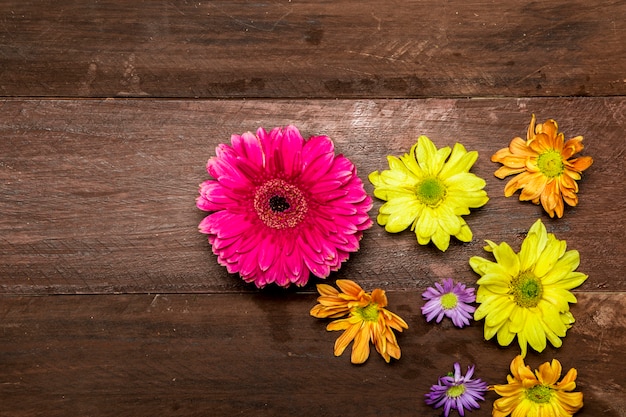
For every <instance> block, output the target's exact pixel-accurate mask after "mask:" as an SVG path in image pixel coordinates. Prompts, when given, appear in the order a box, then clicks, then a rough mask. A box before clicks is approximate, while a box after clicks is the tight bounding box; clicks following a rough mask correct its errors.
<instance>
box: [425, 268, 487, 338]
mask: <svg viewBox="0 0 626 417" xmlns="http://www.w3.org/2000/svg"><path fill="white" fill-rule="evenodd" d="M422 298H423V299H424V300H428V302H427V303H426V304H424V305H423V306H422V314H423V315H425V316H426V321H431V320H432V319H434V318H435V317H436V318H437V323H439V322H441V319H443V316H446V317H449V318H451V319H452V323H454V325H455V326H457V327H463V326H467V325H469V319H470V318H472V313H473V312H474V310H476V307H474V306H470V305H468V303H473V302H474V301H476V295H475V294H474V289H473V288H466V287H465V284H462V283H460V282H457V283H456V284H455V283H454V281H453V280H452V278H446V279H444V280H443V285H441V284H440V283H438V282H436V283H435V288H433V287H428V288H427V289H426V291H424V292H423V293H422Z"/></svg>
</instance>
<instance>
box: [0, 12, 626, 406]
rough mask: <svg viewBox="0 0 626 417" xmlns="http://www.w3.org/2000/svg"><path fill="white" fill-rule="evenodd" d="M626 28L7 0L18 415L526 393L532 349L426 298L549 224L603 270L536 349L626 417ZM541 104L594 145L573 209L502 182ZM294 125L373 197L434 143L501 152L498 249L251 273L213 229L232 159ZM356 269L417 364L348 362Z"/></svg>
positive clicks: (615, 19) (1, 233) (407, 242)
mask: <svg viewBox="0 0 626 417" xmlns="http://www.w3.org/2000/svg"><path fill="white" fill-rule="evenodd" d="M625 40H626V2H624V1H605V2H601V3H597V2H596V3H593V2H592V3H590V2H586V1H582V0H573V1H562V0H556V1H552V2H529V1H514V0H504V1H500V2H487V1H479V0H466V1H446V2H442V1H434V0H424V1H404V2H396V1H387V2H381V1H374V0H362V1H359V2H353V1H345V0H339V1H333V2H330V1H314V0H272V1H264V2H252V1H247V0H234V1H193V2H192V1H178V0H175V1H161V0H154V1H150V2H128V1H122V0H104V1H96V0H89V1H83V2H78V1H70V0H56V1H40V2H28V1H16V0H12V1H11V0H8V1H2V2H0V96H1V97H0V135H1V136H0V137H1V139H0V329H1V332H0V416H33V415H41V416H113V415H115V416H148V415H155V414H157V413H158V414H161V415H172V416H235V415H244V416H293V415H298V416H300V417H305V416H438V415H440V414H441V410H434V409H432V408H431V407H429V406H427V405H426V404H425V403H424V394H425V393H426V392H428V389H429V387H430V386H431V385H432V384H434V383H436V381H437V378H438V376H440V375H442V374H445V373H446V372H448V371H449V370H450V369H451V366H452V364H453V363H454V362H460V363H461V366H462V367H463V368H465V367H466V366H467V365H469V364H476V367H477V370H476V373H477V375H478V376H479V377H480V378H481V379H483V380H485V381H487V382H488V383H490V384H502V383H505V382H506V376H507V374H508V373H509V368H508V367H509V364H510V362H511V360H512V359H513V357H515V355H517V354H518V353H519V348H518V347H517V343H516V342H514V343H513V344H512V345H511V346H509V347H505V348H503V347H500V346H498V345H497V343H496V342H495V341H494V340H490V341H486V340H485V339H484V336H483V325H484V322H483V321H478V322H472V324H471V325H470V326H469V327H467V328H464V329H456V328H454V327H453V326H452V324H451V323H449V322H447V321H444V322H443V323H441V324H438V325H437V324H433V323H427V322H426V321H425V319H424V317H423V316H422V314H421V310H420V307H421V306H422V305H423V304H424V301H423V300H422V297H421V294H422V292H423V291H424V290H425V289H426V287H428V286H430V285H432V284H433V283H434V282H437V281H440V280H441V279H443V278H449V277H450V278H454V279H456V280H458V281H461V282H464V283H466V284H467V285H468V286H471V287H476V280H477V279H478V275H477V274H476V273H474V272H473V271H472V269H471V267H470V266H469V263H468V260H469V258H470V257H472V256H486V253H485V252H484V251H483V249H482V248H483V246H484V240H485V239H490V240H492V241H495V242H503V241H506V242H508V243H510V244H511V246H512V247H513V248H514V249H515V250H519V247H520V244H521V242H522V240H523V239H524V237H525V234H526V232H527V230H528V228H529V227H530V226H531V225H532V224H533V223H534V222H535V221H536V220H537V219H541V220H542V221H543V222H544V223H545V224H546V227H547V229H548V231H549V232H552V233H555V234H556V235H557V237H558V238H559V239H563V240H566V241H567V245H568V248H569V249H577V250H578V251H579V252H580V258H581V262H580V266H579V268H578V270H579V271H581V272H584V273H586V274H588V275H589V278H588V279H587V281H586V282H585V283H584V284H583V285H581V286H580V287H578V288H577V289H576V290H574V294H575V295H576V297H577V299H578V303H577V304H572V305H571V311H572V313H573V315H574V317H575V318H576V323H575V324H574V325H573V326H572V328H571V329H570V330H569V331H568V333H567V336H566V337H565V338H564V339H563V346H562V347H561V348H558V349H557V348H553V347H551V346H548V348H546V349H545V350H544V351H543V352H541V353H537V352H534V351H532V350H531V351H529V354H528V356H527V358H526V361H527V363H528V364H529V365H531V367H533V368H536V367H537V366H538V365H540V364H541V363H543V362H546V361H550V360H552V359H553V358H556V359H558V360H559V361H561V363H562V364H563V367H564V369H565V370H567V369H569V368H572V367H574V368H576V369H577V370H578V379H577V385H578V390H580V391H581V392H583V394H584V407H583V408H582V410H581V411H580V412H579V413H578V414H577V416H590V417H591V416H592V417H597V416H607V417H623V416H626V376H625V375H626V374H625V371H626V317H625V315H624V310H625V308H626V277H625V274H624V272H625V270H626V268H625V267H626V243H625V239H624V238H625V228H624V217H625V216H624V214H625V211H624V210H625V209H624V207H626V194H625V187H624V181H625V180H626V175H625V173H626V169H625V168H624V166H625V165H624V160H625V159H624V155H625V151H626V140H625V137H626V42H625ZM533 113H534V114H536V115H537V119H538V121H540V122H542V121H545V120H547V119H550V118H553V119H555V120H557V122H558V123H559V128H560V130H562V131H563V132H564V133H565V136H566V137H567V138H569V137H574V136H576V135H582V136H584V142H583V143H584V145H585V149H584V151H583V152H582V154H583V155H589V156H592V157H593V159H594V164H593V165H592V166H591V167H590V168H589V169H588V170H587V171H585V172H584V174H583V177H582V179H581V180H580V181H579V186H580V192H579V197H580V203H579V205H578V206H576V207H566V210H565V215H564V216H563V218H560V219H551V218H550V217H549V216H548V215H547V214H546V213H545V212H544V211H543V210H542V209H541V207H540V206H536V205H533V204H531V203H529V202H520V201H518V198H517V197H518V194H516V195H515V196H513V197H510V198H506V197H505V196H504V191H503V190H504V185H505V184H506V181H503V180H500V179H498V178H496V177H495V176H494V175H493V173H494V171H495V170H496V169H497V168H498V166H499V164H495V163H493V162H491V160H490V157H491V155H492V154H493V153H495V152H496V151H497V150H498V149H500V148H502V147H505V146H507V145H508V143H509V142H510V140H511V139H512V138H514V137H516V136H522V137H524V136H525V134H526V129H527V126H528V123H529V121H530V117H531V114H533ZM287 124H294V125H296V126H297V127H298V128H299V129H300V131H301V132H302V134H303V136H305V137H309V136H314V135H328V136H329V137H331V138H332V139H333V141H334V143H335V148H336V151H337V152H338V153H343V154H344V155H346V156H347V157H349V158H350V159H351V160H352V161H353V163H354V164H355V165H356V166H357V169H358V174H359V176H360V177H361V179H362V180H363V182H364V185H365V190H366V191H367V192H368V194H370V195H373V186H372V184H371V183H370V182H369V181H368V180H367V175H368V173H370V172H372V171H376V170H382V169H386V168H387V162H386V157H387V155H401V154H403V153H405V152H408V150H409V149H410V147H411V145H413V143H415V141H416V140H417V137H418V136H419V135H426V136H428V137H429V138H431V139H432V140H433V141H434V142H435V143H436V144H437V145H438V146H440V147H441V146H451V145H453V144H454V143H455V142H461V143H462V144H463V145H465V147H466V148H468V149H469V150H476V151H478V153H479V157H478V160H477V162H476V164H475V165H474V167H473V168H472V172H473V173H475V174H476V175H478V176H480V177H482V178H484V179H485V180H486V182H487V185H486V187H485V190H486V191H487V193H488V195H489V198H490V200H489V202H488V203H487V204H486V205H485V206H484V207H482V208H480V209H477V210H473V211H472V214H471V215H469V216H466V217H465V219H466V221H467V222H468V224H469V225H470V227H471V228H472V231H473V232H474V236H473V239H472V241H471V242H468V243H462V242H459V241H455V240H454V239H452V243H451V245H450V248H449V249H448V250H447V251H446V252H445V253H443V252H441V251H439V250H438V249H436V248H435V247H434V246H433V245H432V244H431V245H427V246H420V245H418V244H417V242H416V240H415V235H414V234H413V233H412V232H410V231H405V232H401V233H398V234H389V233H387V232H385V230H384V228H383V227H381V226H379V225H377V224H374V225H373V226H372V227H371V228H370V229H368V230H366V231H365V233H364V235H363V238H362V240H361V249H360V250H359V251H358V252H357V253H354V254H352V255H351V256H350V259H349V260H348V261H347V262H346V263H344V264H343V266H342V268H341V269H340V270H339V271H338V272H334V273H332V274H331V275H330V277H328V279H326V280H325V281H323V280H320V279H311V280H310V282H309V284H307V285H306V286H304V287H301V288H293V287H292V288H289V289H281V288H277V287H271V286H269V287H266V288H264V289H261V290H259V289H257V288H256V287H255V286H254V285H251V284H246V283H244V282H243V281H242V280H241V279H240V278H239V276H237V275H234V274H228V273H227V271H226V269H225V268H224V267H222V266H220V265H219V264H218V262H217V259H216V256H215V255H213V253H212V251H211V246H210V244H209V243H208V242H207V240H206V236H205V235H202V234H200V233H198V223H199V222H200V221H201V220H202V219H203V218H204V216H205V215H206V213H205V212H202V211H200V210H198V209H197V208H196V206H195V198H196V196H197V193H198V184H199V183H200V182H202V181H204V180H206V179H207V178H208V176H207V173H206V170H205V166H206V161H207V159H208V158H210V157H211V156H213V155H215V147H216V146H217V145H218V144H220V143H228V142H229V140H230V136H231V134H233V133H242V132H245V131H254V130H256V129H257V128H258V127H260V126H263V127H266V128H272V127H274V126H284V125H287ZM381 204H382V201H381V200H378V199H374V207H373V208H372V210H371V211H370V216H371V218H372V219H373V220H374V221H375V219H376V215H377V213H378V209H379V207H380V206H381ZM336 279H352V280H354V281H356V282H358V283H359V284H360V285H362V286H363V287H364V288H365V289H368V290H373V289H374V288H382V289H384V290H385V291H386V292H387V296H388V298H389V304H390V305H389V308H390V310H392V311H394V312H396V313H398V314H399V315H401V316H402V317H403V318H404V319H405V320H406V321H407V323H408V325H409V329H408V330H406V331H405V332H403V333H402V334H400V335H399V336H398V342H399V344H400V347H401V349H402V357H401V358H400V360H397V361H396V360H392V362H391V363H389V364H387V363H385V361H384V360H383V359H382V358H381V357H380V356H379V355H378V354H377V353H376V352H374V351H373V353H372V354H371V355H370V358H369V360H368V361H367V362H366V363H365V364H364V365H359V366H356V365H352V364H351V363H350V359H349V354H348V353H344V355H343V356H340V357H335V356H334V355H333V343H334V341H335V339H336V338H337V336H338V334H337V333H336V332H327V331H325V325H326V322H325V321H323V320H319V319H314V318H312V317H311V316H310V315H309V310H310V309H311V307H313V305H315V303H316V297H317V292H316V288H315V284H316V283H321V282H326V283H329V284H333V283H334V282H335V280H336ZM497 398H498V396H497V394H495V393H494V392H489V393H487V396H486V400H485V402H483V403H482V406H481V409H480V410H477V411H474V412H472V413H470V414H469V415H470V416H472V417H473V416H476V417H480V416H489V415H491V408H492V404H493V402H494V400H495V399H497ZM452 415H455V414H454V412H453V414H452Z"/></svg>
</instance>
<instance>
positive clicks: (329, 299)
mask: <svg viewBox="0 0 626 417" xmlns="http://www.w3.org/2000/svg"><path fill="white" fill-rule="evenodd" d="M336 284H337V286H338V287H339V288H340V289H341V291H342V292H339V291H337V289H336V288H334V287H331V286H330V285H327V284H317V291H318V292H319V293H320V296H319V297H318V298H317V302H318V303H319V304H317V305H316V306H315V307H313V308H312V309H311V315H312V316H313V317H317V318H319V319H324V318H337V317H342V316H345V315H346V314H348V313H349V312H350V309H351V308H352V307H357V306H361V307H363V306H366V305H367V304H369V302H370V299H371V297H370V296H369V295H368V294H367V293H366V292H365V291H364V290H363V288H361V286H360V285H359V284H357V283H356V282H354V281H350V280H349V279H338V280H337V281H336Z"/></svg>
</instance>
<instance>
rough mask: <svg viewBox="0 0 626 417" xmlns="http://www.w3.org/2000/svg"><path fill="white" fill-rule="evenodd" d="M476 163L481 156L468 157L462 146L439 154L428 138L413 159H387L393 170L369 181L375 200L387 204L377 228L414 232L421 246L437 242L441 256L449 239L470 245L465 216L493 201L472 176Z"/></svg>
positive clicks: (420, 143)
mask: <svg viewBox="0 0 626 417" xmlns="http://www.w3.org/2000/svg"><path fill="white" fill-rule="evenodd" d="M477 158H478V152H476V151H472V152H467V151H466V150H465V147H464V146H463V145H461V144H459V143H457V144H455V145H454V148H453V149H452V150H450V147H448V146H446V147H444V148H441V149H437V148H436V147H435V145H434V144H433V143H432V142H431V140H430V139H428V138H427V137H426V136H420V137H419V138H418V141H417V143H416V144H415V145H413V147H412V148H411V152H410V153H408V154H404V155H403V156H401V157H400V158H397V157H395V156H388V157H387V161H388V162H389V168H390V169H388V170H384V171H382V172H380V173H379V172H378V171H375V172H372V173H371V174H370V175H369V180H370V182H371V183H372V184H374V195H375V196H376V197H378V198H380V199H381V200H385V201H386V203H385V204H383V205H382V206H381V207H380V210H379V213H378V218H377V220H378V224H380V225H381V226H385V230H386V231H388V232H391V233H397V232H401V231H402V230H405V229H406V228H407V227H409V226H410V227H411V230H414V231H415V235H416V236H417V241H418V243H419V244H420V245H426V244H428V242H430V241H431V240H432V242H433V243H434V244H435V246H437V247H438V248H439V249H440V250H442V251H445V250H446V249H448V246H449V244H450V236H455V237H456V238H457V239H459V240H460V241H462V242H469V241H471V240H472V231H471V230H470V228H469V226H468V225H467V223H466V222H465V220H463V218H462V217H461V216H463V215H467V214H469V213H470V210H469V209H470V208H477V207H481V206H483V205H485V204H486V203H487V201H488V200H489V198H488V197H487V193H486V192H485V191H484V190H483V188H484V187H485V181H484V180H483V179H482V178H480V177H478V176H476V175H474V174H471V173H470V172H469V170H470V168H471V167H472V165H474V162H476V159H477Z"/></svg>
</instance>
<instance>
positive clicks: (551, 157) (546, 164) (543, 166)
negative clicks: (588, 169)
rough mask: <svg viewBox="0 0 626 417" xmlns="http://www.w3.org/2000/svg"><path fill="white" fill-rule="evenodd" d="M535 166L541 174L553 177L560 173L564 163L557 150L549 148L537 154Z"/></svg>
mask: <svg viewBox="0 0 626 417" xmlns="http://www.w3.org/2000/svg"><path fill="white" fill-rule="evenodd" d="M537 167H538V168H539V170H540V171H541V173H542V174H543V175H545V176H546V177H548V178H554V177H558V176H559V175H561V173H562V172H563V169H564V167H565V165H564V164H563V157H562V156H561V153H560V152H559V151H556V150H554V149H550V150H549V151H546V152H544V153H542V154H541V155H539V157H538V158H537Z"/></svg>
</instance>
